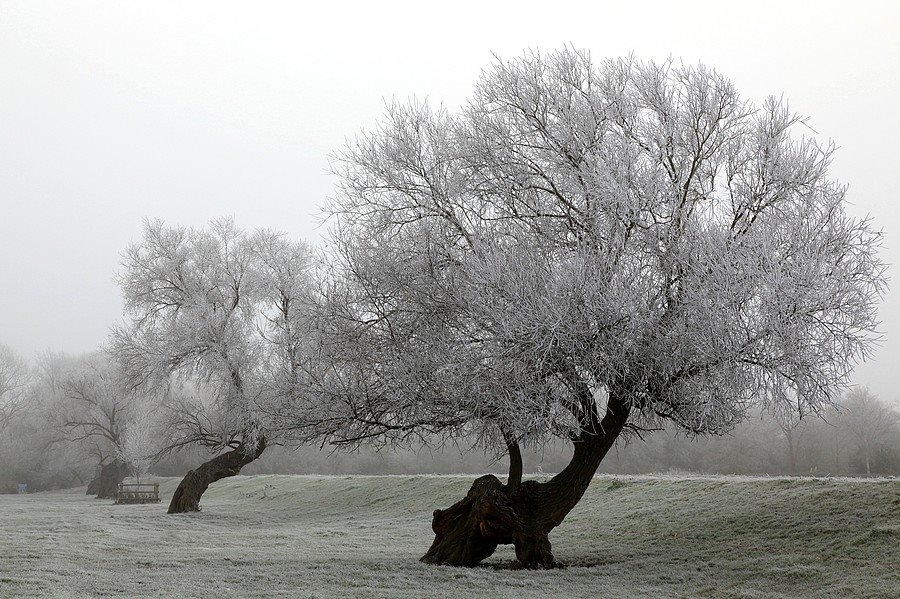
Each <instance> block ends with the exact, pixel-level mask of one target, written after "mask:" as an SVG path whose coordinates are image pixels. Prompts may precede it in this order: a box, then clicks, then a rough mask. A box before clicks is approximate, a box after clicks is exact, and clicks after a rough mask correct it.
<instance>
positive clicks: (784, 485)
mask: <svg viewBox="0 0 900 599" xmlns="http://www.w3.org/2000/svg"><path fill="white" fill-rule="evenodd" d="M471 480H472V477H450V476H447V477H444V476H427V477H426V476H415V477H399V476H394V477H316V476H252V477H236V478H233V479H230V480H226V481H221V482H219V483H216V484H215V485H213V486H212V487H211V488H210V490H209V491H208V492H207V494H206V495H205V496H204V498H203V502H202V503H203V506H204V511H203V512H202V513H199V514H191V515H176V516H169V515H166V514H165V508H166V501H165V500H164V501H163V503H162V504H158V505H135V506H116V505H111V502H109V501H102V500H95V499H91V498H88V497H85V496H84V495H83V490H72V491H62V492H53V493H37V494H34V495H27V496H16V495H0V596H4V597H7V596H29V597H31V596H56V597H81V596H123V597H136V596H144V597H150V596H170V595H171V596H179V597H229V596H234V597H273V596H274V597H548V596H549V597H683V596H701V597H829V596H831V597H891V598H895V597H900V481H893V480H868V481H861V480H853V479H781V478H771V479H759V478H746V477H722V478H718V477H648V476H641V477H621V476H619V477H599V478H597V479H595V480H594V482H593V484H592V485H591V488H590V489H589V490H588V493H587V495H586V496H585V499H584V500H583V501H582V502H581V504H580V505H579V506H578V507H577V508H576V509H575V511H573V512H572V514H570V516H569V518H568V519H567V520H566V522H565V523H564V524H563V525H562V526H561V527H559V528H558V529H557V530H556V531H554V533H553V534H552V535H551V540H552V541H553V544H554V552H555V554H556V556H557V558H558V559H559V560H561V561H563V562H567V563H568V564H569V567H568V568H565V569H560V570H554V571H547V572H522V571H510V570H497V569H493V568H489V567H483V568H475V569H459V568H446V567H435V566H426V565H423V564H420V563H419V562H418V561H417V560H418V557H419V556H420V555H421V554H422V553H424V552H425V550H426V549H427V548H428V545H429V544H430V543H431V540H432V535H431V531H430V522H431V512H432V510H433V509H435V508H437V507H441V508H443V507H447V506H449V505H450V504H451V503H453V502H454V501H456V500H457V499H459V498H460V497H462V496H463V495H464V494H465V492H466V490H467V489H468V486H469V484H470V482H471ZM176 482H177V481H176V480H175V479H163V480H162V483H163V484H162V489H163V492H164V495H165V497H166V499H168V496H170V495H171V493H172V491H173V490H174V487H175V484H176ZM512 558H513V552H512V550H511V548H502V550H501V551H500V552H498V554H497V555H495V556H494V558H492V560H491V563H492V564H497V563H498V562H500V561H501V560H503V561H509V560H511V559H512Z"/></svg>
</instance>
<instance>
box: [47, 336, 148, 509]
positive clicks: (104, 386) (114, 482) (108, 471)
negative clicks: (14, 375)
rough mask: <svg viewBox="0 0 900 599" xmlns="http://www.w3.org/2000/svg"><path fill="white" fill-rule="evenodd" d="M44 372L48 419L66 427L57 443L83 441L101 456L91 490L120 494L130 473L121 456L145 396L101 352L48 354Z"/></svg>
mask: <svg viewBox="0 0 900 599" xmlns="http://www.w3.org/2000/svg"><path fill="white" fill-rule="evenodd" d="M39 370H40V373H41V375H40V379H41V385H42V391H41V392H42V394H43V395H44V398H43V402H44V404H45V405H44V408H43V409H44V410H45V412H46V414H47V421H48V422H49V423H51V424H52V425H55V426H56V427H57V428H59V429H60V430H61V431H62V435H61V436H60V437H59V438H58V439H57V442H63V443H69V444H76V445H80V446H81V447H83V448H84V450H85V451H87V452H88V453H90V454H91V455H93V456H94V458H95V459H96V460H97V464H98V470H97V474H96V476H95V477H94V478H93V479H92V480H91V481H90V483H89V484H88V489H87V494H88V495H96V496H97V497H98V498H101V499H103V498H112V497H115V494H116V490H117V488H118V485H119V483H120V482H122V481H123V480H124V479H125V477H126V476H128V473H129V467H128V465H127V464H126V463H125V462H124V461H123V460H122V459H121V457H120V454H121V452H122V443H123V434H124V433H125V432H126V431H127V430H128V427H129V426H130V425H131V424H132V421H133V419H134V410H135V405H136V403H137V402H138V401H139V399H140V398H138V397H137V396H136V393H135V391H134V390H133V389H129V388H128V387H127V385H126V381H125V380H124V378H123V376H122V373H121V372H120V371H119V370H118V369H117V367H116V364H115V363H114V361H113V360H112V358H111V357H110V356H109V355H107V354H106V353H104V352H102V351H98V352H95V353H93V354H88V355H84V356H78V357H71V356H66V355H63V354H45V355H44V356H42V358H41V360H40V364H39Z"/></svg>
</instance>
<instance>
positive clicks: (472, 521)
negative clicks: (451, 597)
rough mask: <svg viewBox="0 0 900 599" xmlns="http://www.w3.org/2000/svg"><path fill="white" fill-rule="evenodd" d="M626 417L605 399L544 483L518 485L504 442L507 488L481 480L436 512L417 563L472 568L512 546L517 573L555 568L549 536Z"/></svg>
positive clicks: (617, 400) (620, 403)
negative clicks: (599, 416) (600, 412)
mask: <svg viewBox="0 0 900 599" xmlns="http://www.w3.org/2000/svg"><path fill="white" fill-rule="evenodd" d="M629 411H630V407H629V404H628V403H627V402H626V401H625V400H624V399H622V398H621V396H616V397H613V396H610V400H609V402H608V404H607V410H606V414H605V416H604V417H603V420H602V421H600V422H596V423H595V424H596V426H592V427H589V428H588V429H586V430H585V431H583V432H582V433H581V434H580V435H579V436H578V438H577V439H575V440H574V442H573V443H574V446H575V447H574V453H573V455H572V460H571V462H569V464H568V466H566V468H565V469H564V470H563V471H562V472H560V473H559V474H557V475H556V476H554V477H553V478H552V479H551V480H549V481H547V482H546V483H540V482H537V481H533V480H529V481H525V482H521V483H520V482H518V480H517V478H521V471H522V470H521V469H522V465H521V456H520V455H519V450H518V445H517V444H515V443H514V442H513V441H511V439H510V438H509V437H507V445H508V446H510V478H509V481H508V483H507V484H506V485H503V484H502V483H501V482H500V480H499V479H498V478H497V477H496V476H493V475H487V476H482V477H481V478H478V479H476V480H475V482H474V483H473V484H472V487H471V488H470V489H469V492H468V493H467V494H466V496H465V498H463V499H462V500H461V501H458V502H457V503H455V504H453V505H452V506H450V507H449V508H448V509H446V510H435V511H434V519H433V520H432V525H431V527H432V529H433V530H434V534H435V538H434V543H432V545H431V548H430V549H429V550H428V553H426V554H425V555H424V556H423V557H422V561H423V562H426V563H429V564H446V565H450V566H475V565H477V564H478V563H480V562H481V561H482V560H484V559H485V558H487V557H489V556H490V555H491V554H492V553H494V550H495V549H496V548H497V545H506V544H512V545H514V546H515V548H516V558H517V560H518V566H519V567H522V568H552V567H554V566H555V565H556V561H555V560H554V558H553V552H552V551H551V547H550V540H549V538H548V535H549V534H550V531H552V530H553V529H554V528H556V527H557V526H559V524H560V523H562V521H563V519H564V518H565V517H566V515H567V514H568V513H569V512H570V511H571V510H572V508H574V507H575V505H576V504H577V503H578V501H579V500H580V499H581V497H582V495H584V492H585V491H586V490H587V488H588V485H589V484H590V482H591V479H592V478H593V476H594V473H595V472H596V471H597V468H598V467H599V466H600V462H601V461H602V460H603V457H604V456H605V455H606V454H607V452H608V451H609V450H610V448H611V447H612V445H613V443H614V442H615V440H616V438H617V437H618V436H619V433H620V432H622V429H623V428H624V426H625V423H626V422H627V420H628V414H629ZM513 446H514V447H513Z"/></svg>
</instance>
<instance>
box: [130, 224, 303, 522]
mask: <svg viewBox="0 0 900 599" xmlns="http://www.w3.org/2000/svg"><path fill="white" fill-rule="evenodd" d="M310 253H311V252H310V249H309V248H308V247H307V246H306V245H305V244H303V243H297V242H291V241H288V240H287V239H286V238H285V237H284V236H283V235H279V234H276V233H272V232H267V231H259V232H256V233H254V234H248V233H246V232H244V231H242V230H240V229H238V228H236V227H235V225H234V223H233V222H231V221H230V220H222V221H216V222H213V223H212V224H211V225H210V226H209V227H207V228H205V229H189V228H183V227H168V226H165V225H163V224H162V223H160V222H152V223H147V225H146V226H145V228H144V237H143V240H142V241H141V242H139V243H137V244H134V245H132V246H131V247H129V248H128V250H127V252H126V254H125V259H124V271H123V273H122V276H121V287H122V292H123V296H124V300H125V310H126V315H127V316H128V322H127V323H126V324H125V325H124V326H122V327H120V328H118V329H117V330H116V331H115V332H114V334H113V338H114V340H113V346H114V347H115V350H116V353H117V356H118V358H119V359H120V361H121V362H122V363H123V364H124V366H125V369H126V371H127V372H129V373H130V376H131V378H132V382H133V384H134V385H137V386H149V387H154V388H164V389H166V390H167V392H166V393H165V394H164V397H165V399H164V401H163V402H162V404H161V408H162V409H164V410H165V411H166V414H167V416H166V418H168V421H169V426H168V430H169V431H170V435H171V436H170V439H169V440H168V446H169V448H170V449H173V448H178V447H184V446H187V445H192V444H198V445H202V446H204V447H207V448H209V449H211V450H212V451H214V452H219V454H218V455H216V456H215V457H213V458H212V459H210V460H209V461H207V462H205V463H204V464H202V465H200V466H199V467H197V468H196V469H194V470H191V471H190V472H188V474H187V475H186V476H185V477H184V479H183V480H182V481H181V484H180V485H179V486H178V488H177V490H176V491H175V494H174V496H173V498H172V502H171V504H170V505H169V513H176V512H185V511H196V510H198V509H199V502H200V497H201V496H202V494H203V493H204V492H205V491H206V489H207V487H208V486H209V485H210V484H211V483H213V482H215V481H217V480H219V479H221V478H224V477H227V476H234V475H235V474H238V473H239V472H240V470H241V468H242V467H243V466H245V465H247V464H248V463H250V462H251V461H253V460H255V459H256V458H257V457H259V455H260V454H261V453H262V452H263V450H264V449H265V447H266V444H267V443H270V442H272V441H274V440H276V439H277V434H278V433H277V430H276V426H275V424H274V423H275V422H276V419H275V416H276V415H277V413H278V411H279V406H280V405H281V404H282V403H284V402H285V401H287V400H288V399H290V398H291V397H294V396H296V395H298V392H297V389H296V387H297V384H298V383H297V382H298V380H299V379H298V376H299V372H300V370H299V366H300V364H301V362H302V359H303V358H302V355H301V348H302V346H303V343H304V341H303V335H304V334H305V330H306V328H307V327H308V317H307V314H308V309H307V306H308V301H307V298H308V297H309V295H310V293H311V291H312V286H311V284H310V282H309V281H310V268H311V262H310Z"/></svg>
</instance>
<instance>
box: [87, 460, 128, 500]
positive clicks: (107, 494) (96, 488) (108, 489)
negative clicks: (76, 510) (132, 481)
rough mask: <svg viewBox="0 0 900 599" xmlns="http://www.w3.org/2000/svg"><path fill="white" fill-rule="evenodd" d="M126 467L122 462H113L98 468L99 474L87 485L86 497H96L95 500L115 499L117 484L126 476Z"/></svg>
mask: <svg viewBox="0 0 900 599" xmlns="http://www.w3.org/2000/svg"><path fill="white" fill-rule="evenodd" d="M128 471H129V468H128V465H127V464H125V462H123V461H122V460H113V461H112V462H110V463H109V464H104V465H102V466H101V467H100V472H99V473H98V474H97V476H95V477H94V478H93V480H91V482H89V483H88V488H87V493H86V494H87V495H94V494H96V495H97V499H115V498H116V492H117V491H118V490H119V483H121V482H122V481H123V480H125V477H126V476H128Z"/></svg>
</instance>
